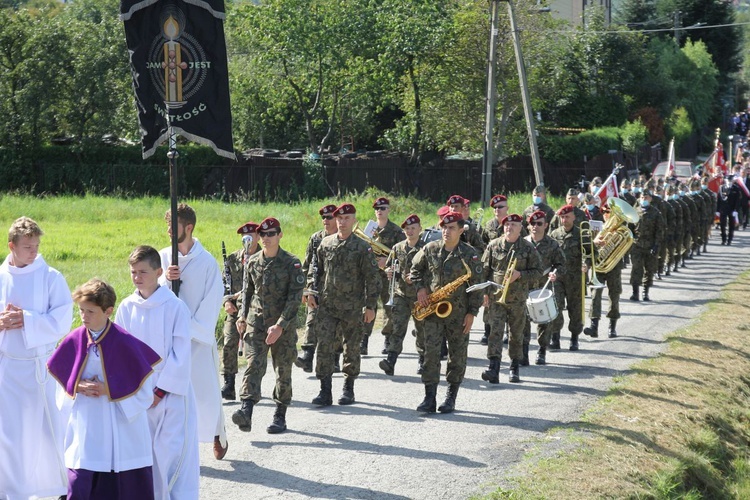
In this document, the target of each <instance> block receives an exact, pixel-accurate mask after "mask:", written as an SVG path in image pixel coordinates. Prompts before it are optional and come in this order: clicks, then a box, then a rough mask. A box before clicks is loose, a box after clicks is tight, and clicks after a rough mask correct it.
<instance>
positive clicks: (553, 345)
mask: <svg viewBox="0 0 750 500" xmlns="http://www.w3.org/2000/svg"><path fill="white" fill-rule="evenodd" d="M549 348H550V349H551V350H553V351H556V350H558V349H560V332H552V337H550V340H549Z"/></svg>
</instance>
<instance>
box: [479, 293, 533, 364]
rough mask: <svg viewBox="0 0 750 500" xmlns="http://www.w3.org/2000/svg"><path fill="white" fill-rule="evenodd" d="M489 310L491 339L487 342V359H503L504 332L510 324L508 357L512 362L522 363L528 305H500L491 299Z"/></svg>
mask: <svg viewBox="0 0 750 500" xmlns="http://www.w3.org/2000/svg"><path fill="white" fill-rule="evenodd" d="M489 310H490V312H489V315H490V337H489V339H488V341H487V359H497V360H500V359H502V357H503V331H504V330H505V324H506V323H508V326H509V327H510V335H509V336H508V356H509V357H510V359H512V360H518V361H520V360H521V359H523V336H524V331H525V329H526V321H527V320H526V303H525V302H513V303H511V304H498V303H497V301H496V300H495V299H494V298H490V307H489Z"/></svg>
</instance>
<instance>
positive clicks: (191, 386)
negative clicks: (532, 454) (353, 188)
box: [0, 167, 749, 500]
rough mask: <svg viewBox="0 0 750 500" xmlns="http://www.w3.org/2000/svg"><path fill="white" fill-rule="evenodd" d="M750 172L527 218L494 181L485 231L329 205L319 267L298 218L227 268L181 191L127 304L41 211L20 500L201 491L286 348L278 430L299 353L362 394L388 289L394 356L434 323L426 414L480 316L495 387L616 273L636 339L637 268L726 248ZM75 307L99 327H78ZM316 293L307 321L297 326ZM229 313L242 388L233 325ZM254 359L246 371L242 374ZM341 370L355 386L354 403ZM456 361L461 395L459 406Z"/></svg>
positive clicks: (3, 363)
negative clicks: (360, 215)
mask: <svg viewBox="0 0 750 500" xmlns="http://www.w3.org/2000/svg"><path fill="white" fill-rule="evenodd" d="M615 174H616V172H615V173H613V176H612V177H614V175H615ZM747 176H748V169H747V168H745V169H744V170H742V169H741V167H739V168H737V169H736V170H735V171H733V174H732V176H730V175H727V176H725V179H724V181H723V184H722V185H721V187H720V189H719V192H718V193H717V194H715V193H714V192H713V191H712V190H711V189H709V182H710V180H711V179H710V178H709V177H704V178H703V179H698V178H691V179H687V180H686V183H681V182H676V179H669V180H664V179H649V180H646V179H642V178H641V179H634V180H633V181H632V182H631V181H629V180H623V181H622V183H621V184H620V186H619V188H620V190H619V193H618V192H617V185H616V184H615V185H614V193H613V191H612V190H609V189H605V187H606V186H608V185H611V184H612V183H611V182H610V179H608V180H607V181H605V182H604V183H601V182H600V183H595V182H592V183H591V185H590V188H589V192H586V193H580V192H579V191H578V190H577V189H575V188H574V189H571V190H569V191H568V192H567V196H566V203H565V205H563V206H562V207H559V208H558V209H557V210H554V209H552V208H551V207H550V206H549V205H547V204H546V200H545V197H546V191H545V189H544V187H543V186H537V187H536V188H535V189H534V192H533V194H532V196H533V199H532V203H531V205H530V206H529V207H528V208H526V209H525V210H524V211H523V213H522V214H516V213H508V212H509V210H508V199H507V197H506V196H504V195H501V194H498V195H495V196H493V197H492V199H491V201H490V209H491V210H492V211H493V215H494V216H493V217H492V218H491V220H489V221H488V222H487V223H486V224H485V225H482V220H481V219H482V216H481V213H482V211H481V210H480V211H478V214H479V215H478V218H477V219H476V220H475V219H472V218H471V209H470V201H469V200H467V199H465V198H464V197H462V196H460V195H453V196H451V197H450V198H449V199H448V200H447V201H446V204H445V206H444V207H441V209H440V210H438V218H439V221H438V223H437V225H436V226H434V227H431V228H423V226H422V220H423V218H422V217H420V215H418V214H411V215H409V216H408V217H406V218H405V219H404V220H403V221H402V222H401V224H400V225H397V224H395V223H394V222H392V221H391V220H390V219H389V213H390V209H391V206H390V201H389V200H388V199H386V198H378V199H377V200H375V201H374V203H373V209H374V211H375V219H376V221H371V222H370V223H369V224H368V225H367V227H365V228H364V229H361V228H360V227H359V226H358V223H357V211H356V208H355V207H354V205H352V204H349V203H343V204H340V205H338V206H336V205H331V204H327V205H324V206H322V207H321V208H320V210H319V215H320V217H321V221H322V225H323V228H322V229H321V230H320V231H318V232H316V233H314V234H313V235H312V236H311V237H310V240H309V243H308V246H307V250H306V253H305V256H304V259H303V260H300V259H299V258H297V257H296V256H294V255H292V254H291V253H289V252H288V251H286V250H284V249H283V248H282V246H281V240H282V238H283V236H284V233H283V228H282V226H281V223H280V221H279V220H278V219H276V218H274V217H267V218H266V219H264V220H262V221H261V222H259V223H255V222H247V223H245V224H243V225H242V226H240V227H239V228H238V230H237V233H238V235H240V237H241V242H242V246H241V248H240V249H239V250H237V251H236V252H233V253H230V254H228V255H227V254H226V250H225V249H223V254H224V255H223V260H224V272H223V279H222V272H221V271H220V269H219V266H218V265H217V263H216V260H215V259H214V258H213V256H212V255H211V254H210V253H209V252H207V251H206V250H205V249H204V248H203V247H202V245H201V244H200V242H199V241H198V239H196V238H195V237H194V236H193V231H194V229H195V226H196V223H197V219H196V214H195V211H194V210H193V209H192V208H191V207H190V206H188V205H186V204H180V205H179V206H178V208H177V221H178V224H177V234H176V235H172V234H171V230H170V231H169V232H170V236H174V237H175V239H176V241H177V246H178V250H179V252H178V254H179V259H178V262H177V263H176V264H174V265H172V264H170V258H169V257H170V249H164V250H162V251H161V252H159V251H157V250H156V249H154V248H152V247H150V246H139V247H137V248H135V249H134V250H133V251H132V253H131V254H130V257H129V259H128V266H129V268H130V275H131V278H132V282H133V285H134V286H135V292H134V293H133V294H132V295H130V296H128V297H126V298H125V299H124V300H122V302H121V303H120V305H119V307H118V308H117V311H116V313H115V311H114V306H115V303H116V297H115V292H114V289H113V288H112V287H111V286H110V285H108V284H107V283H105V282H103V281H101V280H98V279H92V280H90V281H88V282H87V283H84V284H82V285H80V286H78V287H77V288H76V289H75V291H74V292H73V294H72V296H71V293H70V290H69V288H68V285H67V283H66V281H65V278H64V277H63V276H62V275H61V274H60V273H59V272H57V271H56V270H54V269H53V268H51V267H49V266H48V265H47V264H46V263H45V261H44V259H43V258H42V256H41V255H40V254H39V245H40V239H41V236H42V235H43V232H42V230H41V228H40V227H39V225H38V224H37V223H36V222H34V221H33V220H31V219H29V218H27V217H21V218H19V219H17V220H16V221H15V222H14V223H13V225H12V226H11V228H10V230H9V233H8V242H9V243H8V248H9V250H10V254H9V255H8V256H7V258H6V259H5V261H4V262H3V263H2V266H0V293H1V294H2V295H0V307H2V312H0V384H1V385H2V387H3V391H0V405H2V407H3V418H2V420H1V423H0V498H13V499H15V498H32V497H35V496H57V495H68V496H69V498H71V499H76V498H118V497H119V498H157V499H166V498H174V499H180V500H182V499H190V498H198V491H199V477H200V461H199V451H198V443H199V442H209V443H212V445H213V451H214V456H215V458H216V459H218V460H221V459H222V458H223V457H224V456H225V454H226V453H227V450H228V447H229V444H228V442H227V437H226V435H227V433H226V428H225V422H224V413H223V410H222V402H221V400H222V398H223V399H225V400H230V401H234V400H236V399H237V398H238V397H239V399H240V402H241V405H240V406H239V408H238V409H237V410H236V411H235V412H234V413H233V414H232V415H231V420H232V422H233V423H234V424H235V425H237V426H238V428H239V430H241V431H244V432H251V431H252V428H253V408H254V406H255V405H256V404H257V403H258V402H259V401H260V400H261V398H262V394H261V382H262V379H263V377H264V375H265V374H266V371H267V365H268V357H269V354H270V357H271V362H272V365H273V370H274V374H275V384H274V389H273V394H272V398H273V401H274V403H275V404H276V411H275V412H274V415H273V419H272V421H271V422H270V424H269V425H268V426H267V428H266V431H267V432H268V433H270V434H276V433H280V432H284V431H285V430H286V429H287V409H288V407H289V405H290V404H291V403H292V389H293V384H292V374H293V370H294V368H293V367H294V366H297V367H298V368H300V369H302V370H303V371H304V372H306V373H313V371H314V373H315V376H316V378H317V379H318V381H319V384H320V392H319V393H318V395H317V396H316V397H315V398H313V400H312V403H313V405H316V406H318V407H320V408H325V407H327V406H330V405H332V404H334V401H336V402H337V403H338V404H339V405H351V404H355V403H356V396H355V382H356V380H357V378H358V376H359V375H360V363H361V357H362V356H363V355H366V354H367V353H368V351H369V349H372V348H374V346H373V345H372V342H370V340H371V334H372V325H373V322H374V319H375V317H376V314H377V311H378V309H379V307H378V302H380V304H381V311H382V314H383V318H384V326H383V328H382V334H383V337H384V345H383V349H382V354H383V356H384V357H383V359H382V360H381V361H380V362H379V367H380V369H381V370H382V371H383V373H385V374H386V375H388V376H397V375H398V371H399V370H398V366H399V365H398V359H399V356H400V355H401V353H402V351H403V350H404V343H405V340H406V338H407V331H409V327H410V325H413V329H412V330H411V333H412V335H413V336H414V338H415V348H416V352H417V354H418V356H419V362H418V374H419V375H420V376H421V381H422V383H423V385H424V399H423V400H422V401H421V402H417V401H415V406H414V408H415V409H416V411H417V412H420V413H424V414H430V413H436V412H440V413H450V412H453V411H454V410H455V409H456V408H457V400H458V394H459V389H460V386H461V384H462V382H463V380H464V376H465V373H466V366H467V356H468V346H469V333H470V331H471V327H472V324H473V322H474V319H475V318H476V317H477V316H478V315H479V313H480V309H483V314H484V315H483V317H482V319H483V322H484V324H485V330H484V334H483V336H482V339H481V340H480V342H481V343H482V344H483V345H486V346H487V354H486V357H487V360H488V365H487V368H486V370H484V371H483V372H482V374H481V378H482V379H483V380H484V381H486V382H487V383H489V384H499V383H500V379H501V375H500V372H501V362H502V355H503V345H504V344H506V343H507V344H508V357H509V366H508V372H507V373H508V381H509V382H510V383H518V382H521V368H522V367H526V366H529V365H530V364H531V362H530V360H531V358H530V353H529V351H530V346H531V330H532V323H533V324H535V325H536V330H537V335H536V339H537V340H536V343H537V349H536V355H535V357H533V359H534V363H535V364H536V365H544V364H546V363H548V362H549V361H550V353H551V352H554V351H556V350H559V349H561V348H562V343H563V335H564V334H563V328H564V326H565V315H564V314H563V311H567V323H568V324H567V332H568V342H569V343H568V344H567V348H568V349H569V350H570V351H577V350H579V349H580V348H581V344H580V335H581V334H583V335H586V336H590V337H598V336H599V334H600V332H599V322H600V320H601V318H602V299H603V291H604V289H605V288H606V289H607V293H608V299H609V300H608V309H607V311H606V318H607V319H608V320H609V321H608V327H607V334H608V336H609V337H610V338H613V337H616V336H617V323H618V320H619V319H620V307H619V305H620V296H621V295H622V292H623V286H622V270H623V269H624V268H625V267H626V266H630V267H631V272H630V284H631V286H632V295H630V300H632V301H636V302H639V301H649V300H651V299H650V290H651V288H652V287H653V286H654V281H655V280H656V281H658V280H661V279H666V278H667V277H668V276H670V275H671V274H672V273H675V272H680V270H681V269H682V268H685V267H686V266H688V265H689V261H690V260H691V259H694V258H696V257H698V256H700V255H702V253H704V252H706V250H707V248H706V246H707V243H708V239H709V237H710V236H711V232H712V228H713V227H714V225H715V224H716V223H717V222H718V224H719V226H720V228H721V244H723V245H731V244H732V239H733V235H734V230H735V228H736V226H740V227H743V228H744V227H746V225H747V217H746V215H744V216H741V215H740V214H743V207H747V205H748V198H749V197H748V193H747V187H746V186H747ZM170 215H171V214H170V213H169V212H167V214H166V218H167V220H168V221H169V220H170ZM173 283H179V285H180V286H179V294H177V295H176V294H175V293H173V292H172V290H171V288H172V284H173ZM175 288H177V287H175ZM589 291H591V301H590V309H589V311H588V320H589V324H588V325H586V324H585V323H586V316H587V314H586V296H587V295H588V294H589ZM73 304H75V305H76V306H77V309H78V313H79V314H80V317H81V322H82V326H81V327H79V328H77V329H75V330H73V331H72V332H70V333H68V330H69V329H70V326H71V324H72V311H73ZM300 304H304V305H305V307H306V309H307V318H306V321H305V325H304V328H303V334H302V335H301V337H300V338H299V339H298V338H297V329H298V326H303V325H298V324H297V311H298V309H299V307H300ZM221 307H223V308H224V311H225V312H226V320H225V323H224V329H223V334H224V347H223V351H222V353H221V354H222V355H221V359H222V363H221V373H222V375H223V386H221V383H220V379H219V373H220V363H219V359H220V357H219V351H218V348H217V343H216V339H215V334H214V331H215V325H216V321H217V318H218V316H219V311H220V308H221ZM113 313H115V314H114V320H113V321H112V320H111V319H110V318H111V317H112V314H113ZM66 334H67V335H66ZM61 339H62V341H61ZM298 341H299V343H300V348H301V350H300V352H298V351H297V343H298ZM239 355H243V356H244V357H245V358H246V359H247V366H246V368H245V371H244V373H243V374H242V379H241V384H240V386H239V387H236V386H235V379H236V376H237V374H238V356H239ZM443 360H445V361H446V362H447V363H446V368H445V371H444V372H443V371H442V370H441V361H443ZM336 372H341V373H342V374H343V386H342V387H341V392H340V396H339V397H338V399H336V400H334V393H333V390H334V389H333V374H334V373H336ZM441 373H443V374H444V378H445V380H446V382H447V388H446V389H445V391H444V392H443V394H442V396H443V397H442V398H441V399H440V404H438V392H439V386H440V379H441ZM29 442H34V443H36V446H33V447H30V446H27V445H24V443H29Z"/></svg>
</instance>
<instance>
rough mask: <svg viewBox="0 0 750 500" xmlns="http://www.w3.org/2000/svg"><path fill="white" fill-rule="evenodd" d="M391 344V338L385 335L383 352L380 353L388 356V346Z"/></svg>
mask: <svg viewBox="0 0 750 500" xmlns="http://www.w3.org/2000/svg"><path fill="white" fill-rule="evenodd" d="M390 344H391V342H390V337H389V336H388V335H385V338H384V339H383V350H382V351H380V354H388V346H389V345H390Z"/></svg>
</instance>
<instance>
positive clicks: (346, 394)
mask: <svg viewBox="0 0 750 500" xmlns="http://www.w3.org/2000/svg"><path fill="white" fill-rule="evenodd" d="M354 403H355V400H354V378H352V377H346V378H345V379H344V390H343V391H342V392H341V397H340V398H339V404H340V405H351V404H354Z"/></svg>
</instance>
